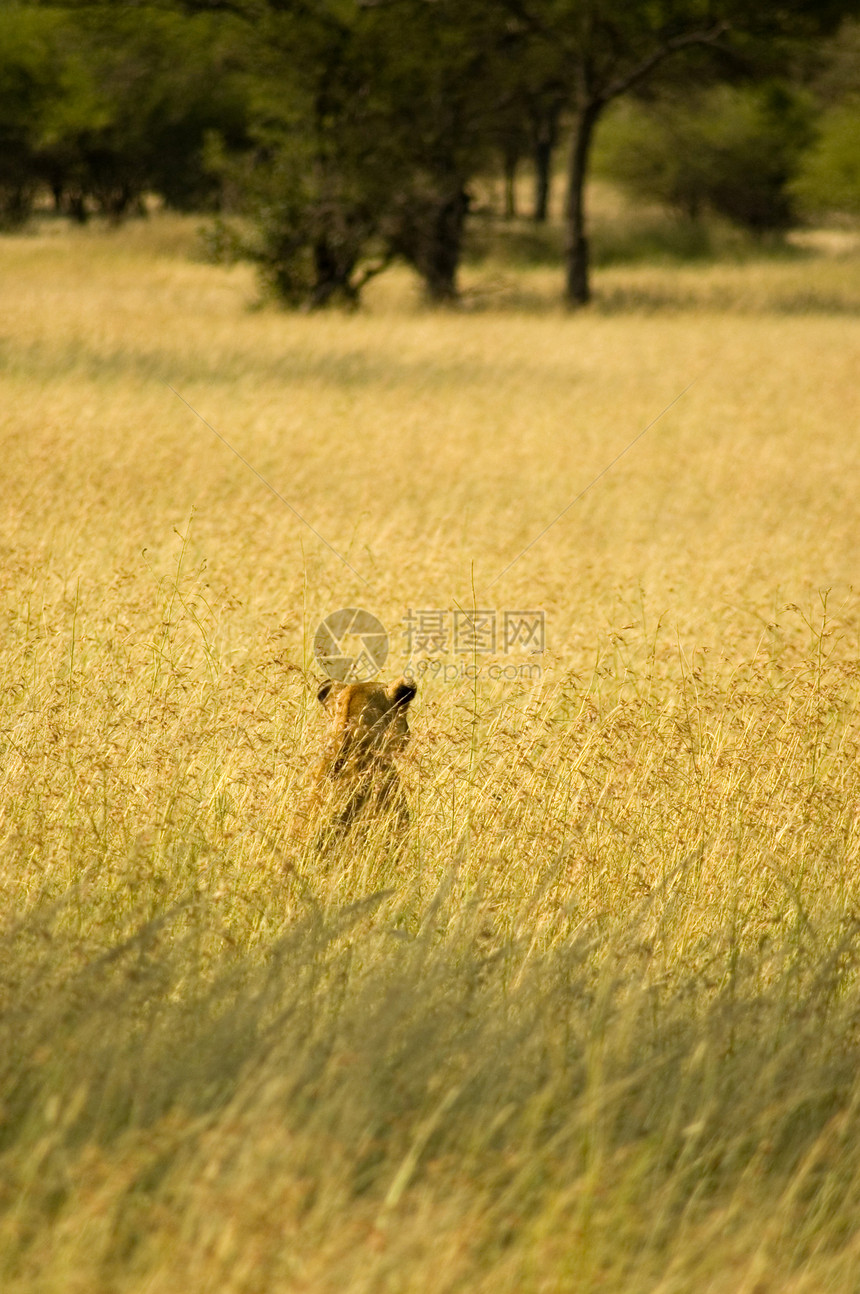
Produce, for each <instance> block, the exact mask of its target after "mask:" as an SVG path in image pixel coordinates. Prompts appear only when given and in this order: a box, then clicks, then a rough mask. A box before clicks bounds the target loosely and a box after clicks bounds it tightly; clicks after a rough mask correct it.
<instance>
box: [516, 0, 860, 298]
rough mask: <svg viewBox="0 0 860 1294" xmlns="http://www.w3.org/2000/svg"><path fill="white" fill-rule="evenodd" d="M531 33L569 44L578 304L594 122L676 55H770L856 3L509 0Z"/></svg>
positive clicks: (569, 279) (569, 227)
mask: <svg viewBox="0 0 860 1294" xmlns="http://www.w3.org/2000/svg"><path fill="white" fill-rule="evenodd" d="M504 3H505V6H506V8H507V11H508V13H509V14H510V16H511V19H512V21H515V22H516V23H517V24H519V26H520V29H521V31H522V33H523V36H524V38H526V39H528V40H531V41H540V42H543V43H545V44H548V45H551V46H553V47H554V48H556V49H560V50H561V51H562V52H563V54H564V58H565V63H566V68H567V83H568V86H569V90H570V107H571V116H572V121H571V133H570V144H569V157H568V168H567V202H566V216H565V220H566V251H565V257H566V283H565V295H566V299H567V301H568V303H569V304H570V305H583V304H585V303H586V302H587V301H588V300H589V298H590V295H591V289H590V282H589V246H588V237H587V231H586V211H585V181H586V177H587V175H588V170H589V165H590V160H591V150H592V145H593V142H594V133H595V128H596V126H597V124H598V122H599V121H600V119H601V117H602V116H603V114H604V112H605V111H606V109H607V107H608V106H609V104H611V103H613V102H614V101H615V100H617V99H619V98H621V97H622V96H624V95H627V94H629V93H630V92H631V91H633V90H635V89H637V88H638V87H639V86H641V85H642V84H643V83H644V82H645V81H647V80H648V79H649V78H650V77H653V76H654V75H655V74H656V72H657V71H658V69H660V68H661V67H662V66H663V65H664V63H665V62H666V61H667V60H669V59H674V58H678V57H681V56H684V55H686V54H688V53H689V52H690V51H692V50H696V49H712V50H717V51H719V52H720V53H721V54H722V55H723V56H724V57H726V56H727V55H729V54H730V53H732V54H734V57H735V58H736V59H739V58H740V57H741V56H742V55H743V56H745V57H746V58H747V59H748V60H749V61H750V62H754V60H755V57H756V54H757V52H758V51H757V49H756V42H757V41H760V42H763V43H765V44H766V48H767V50H768V57H769V58H772V57H773V56H774V54H775V53H779V52H780V51H781V50H782V49H783V48H784V45H785V42H786V41H788V40H789V39H790V38H792V37H794V38H797V39H801V40H803V39H809V38H810V37H812V36H814V35H816V34H818V33H819V32H821V31H824V30H827V29H828V28H832V27H833V26H834V25H835V24H836V22H837V21H838V19H839V18H840V17H841V16H842V15H843V14H845V13H846V12H850V11H851V9H852V8H854V7H856V5H854V4H853V3H852V0H847V2H846V3H842V4H839V3H828V2H827V0H823V2H822V0H787V2H786V3H782V4H774V3H768V2H767V0H763V2H762V3H760V4H758V5H747V4H741V3H739V0H504Z"/></svg>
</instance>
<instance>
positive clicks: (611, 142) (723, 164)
mask: <svg viewBox="0 0 860 1294" xmlns="http://www.w3.org/2000/svg"><path fill="white" fill-rule="evenodd" d="M812 130H813V104H812V101H811V99H810V97H809V96H808V95H806V94H804V93H802V92H800V91H799V90H796V89H793V88H791V87H788V86H785V85H782V84H774V83H771V84H767V85H764V86H754V87H745V88H739V87H731V86H714V87H712V88H710V89H708V90H706V91H705V92H704V93H703V94H701V95H699V96H697V97H696V98H695V100H694V101H693V102H692V103H679V102H675V101H674V100H670V101H663V100H658V101H656V102H654V103H651V104H644V103H641V102H634V101H629V102H626V103H624V104H623V105H621V106H620V107H618V108H617V109H616V111H615V113H614V114H613V115H612V117H610V119H609V120H608V122H607V123H606V125H605V128H604V131H603V136H602V140H601V145H600V155H599V169H600V170H601V171H602V173H603V174H604V175H606V176H607V177H608V178H611V179H613V180H615V181H618V182H620V183H621V184H622V185H624V186H625V187H626V188H627V189H628V190H629V191H630V192H631V193H633V194H634V195H635V196H637V197H640V198H644V199H646V200H656V201H659V202H663V203H665V204H667V205H668V206H671V207H675V208H676V209H677V210H678V211H679V212H682V213H683V214H684V215H686V216H688V217H690V218H693V219H695V218H696V217H698V216H699V215H701V214H703V213H704V212H706V211H712V212H716V213H717V214H719V215H722V216H726V217H728V218H729V219H730V220H733V221H735V222H736V223H737V224H739V225H742V226H744V227H745V228H747V229H750V230H752V231H754V232H756V233H763V232H765V231H767V230H772V229H782V228H785V227H786V226H788V225H789V224H790V223H791V222H792V219H793V218H794V210H793V206H792V196H791V188H790V185H791V181H792V180H793V179H794V177H795V176H796V175H797V173H798V171H799V169H800V165H801V160H802V157H803V152H804V149H805V148H806V147H807V146H808V144H809V142H810V139H811V138H812Z"/></svg>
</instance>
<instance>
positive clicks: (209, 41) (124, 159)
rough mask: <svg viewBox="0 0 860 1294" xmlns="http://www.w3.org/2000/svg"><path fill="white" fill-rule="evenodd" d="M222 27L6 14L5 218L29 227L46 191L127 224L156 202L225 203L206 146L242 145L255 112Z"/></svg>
mask: <svg viewBox="0 0 860 1294" xmlns="http://www.w3.org/2000/svg"><path fill="white" fill-rule="evenodd" d="M234 37H235V30H234V29H233V28H232V27H231V25H230V24H229V23H227V22H225V21H224V20H223V19H218V20H216V19H214V18H212V17H206V16H200V17H198V18H194V19H189V18H187V17H183V16H181V15H178V14H175V13H169V12H163V11H159V10H157V9H148V8H141V9H135V10H134V11H133V12H132V11H131V10H123V9H120V10H107V9H105V8H103V7H98V6H88V7H87V8H86V9H84V10H83V11H82V12H74V13H71V12H69V11H67V10H65V9H63V8H59V7H56V8H54V7H45V8H41V7H33V6H29V5H16V6H13V7H10V8H8V9H5V10H4V11H3V12H2V14H0V51H2V52H0V158H2V161H0V213H3V214H5V217H6V221H7V223H9V222H10V221H12V220H16V219H17V220H19V221H20V220H22V219H24V218H26V216H27V214H29V211H30V210H31V208H32V203H33V200H34V198H35V196H36V193H37V191H38V190H39V188H40V186H42V187H43V186H47V187H48V188H50V190H51V191H52V192H53V195H54V201H55V204H56V206H57V207H58V208H59V209H61V210H64V211H66V212H68V213H69V214H72V215H77V216H78V217H79V218H81V219H83V218H85V217H86V215H87V213H88V211H90V210H92V209H93V208H95V209H96V210H98V211H101V212H104V213H106V214H109V215H111V216H114V217H120V216H122V215H123V214H124V213H126V212H127V211H128V210H130V209H132V208H133V207H134V205H135V204H136V203H139V202H140V200H141V199H142V197H143V195H144V194H145V193H146V192H147V191H155V192H158V193H160V194H162V195H163V197H164V198H165V200H166V201H167V202H168V203H169V204H171V205H174V206H178V207H189V206H195V207H200V206H202V205H205V204H206V203H207V202H208V203H211V202H213V201H215V200H216V198H217V181H216V179H215V177H213V175H212V174H211V172H209V171H208V170H207V169H206V166H205V155H204V141H205V138H206V134H207V132H209V131H213V130H214V131H218V132H220V133H221V134H222V135H223V136H224V137H225V138H227V139H228V140H231V141H232V142H234V143H237V142H238V141H239V140H240V139H241V138H242V137H243V132H244V129H245V119H246V105H245V102H244V98H243V91H242V87H241V84H240V82H239V81H238V79H237V77H236V75H235V68H234V66H233V65H234V63H235V59H234V56H233V54H232V52H231V40H232V38H234Z"/></svg>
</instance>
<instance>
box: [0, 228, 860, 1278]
mask: <svg viewBox="0 0 860 1294" xmlns="http://www.w3.org/2000/svg"><path fill="white" fill-rule="evenodd" d="M196 224H197V222H196V221H194V220H188V219H181V218H178V217H170V216H165V215H162V216H158V217H156V218H153V219H152V220H150V221H149V222H147V223H143V224H137V225H134V226H129V227H127V228H125V229H123V230H119V231H105V230H102V229H96V228H93V229H91V230H90V229H87V230H84V231H79V230H78V231H75V230H70V229H67V228H64V227H61V226H51V225H45V226H42V227H37V229H36V230H35V232H33V233H31V234H28V235H24V236H18V237H6V238H3V239H2V240H0V267H2V269H0V274H2V277H0V283H2V289H0V290H2V298H3V310H2V316H0V374H2V392H3V399H2V404H0V436H2V442H0V443H2V467H0V471H2V482H3V498H4V508H3V513H2V535H1V536H0V542H2V554H3V560H2V568H0V571H2V591H3V621H2V658H0V662H2V663H0V669H2V676H0V681H2V689H0V695H2V718H1V719H0V742H2V747H0V748H2V757H0V786H2V793H0V839H2V863H0V884H2V896H3V931H2V937H0V993H2V998H0V1002H2V1011H3V1041H2V1043H0V1286H2V1289H3V1290H4V1294H23V1292H24V1291H27V1292H31V1291H32V1292H36V1291H38V1292H39V1294H55V1292H56V1294H59V1292H60V1291H62V1292H63V1294H107V1292H108V1291H110V1292H114V1291H116V1292H117V1294H126V1292H128V1291H141V1292H142V1291H146V1294H175V1292H181V1294H185V1292H186V1291H194V1294H203V1292H209V1291H211V1292H212V1294H239V1292H242V1294H245V1292H247V1294H252V1292H253V1294H257V1292H259V1294H270V1292H272V1291H293V1290H295V1291H308V1292H311V1294H317V1292H318V1291H319V1292H320V1294H327V1292H329V1291H332V1292H334V1291H337V1292H338V1294H342V1292H344V1291H349V1292H350V1294H352V1292H353V1291H362V1292H365V1291H366V1292H367V1294H371V1292H374V1294H376V1292H377V1291H391V1292H392V1294H399V1292H400V1291H412V1290H415V1291H428V1292H431V1294H437V1292H442V1291H446V1292H447V1291H452V1292H453V1291H463V1290H468V1291H479V1292H486V1294H506V1292H508V1291H510V1292H513V1291H534V1292H537V1291H541V1292H544V1291H547V1292H549V1291H573V1290H575V1291H577V1294H579V1292H583V1294H588V1292H590V1291H607V1292H610V1294H634V1292H635V1294H639V1292H642V1294H644V1292H645V1291H648V1292H652V1291H653V1292H656V1291H660V1294H688V1292H691V1294H692V1292H693V1291H695V1294H704V1292H705V1291H707V1292H709V1294H711V1292H712V1294H776V1292H777V1291H778V1292H779V1294H783V1292H790V1294H801V1292H803V1294H822V1292H823V1291H833V1292H834V1294H837V1292H838V1294H844V1292H845V1291H850V1290H855V1289H858V1288H860V1078H858V1075H859V1074H860V978H858V953H860V767H858V755H860V745H858V742H860V715H858V691H860V672H858V655H860V601H859V600H858V593H857V591H856V586H857V582H858V578H860V507H858V496H860V435H858V432H860V426H859V425H858V423H860V398H858V373H860V255H858V253H857V251H856V249H855V250H852V248H851V245H850V243H846V245H845V246H844V247H842V246H839V245H837V246H836V247H835V249H833V248H832V249H830V250H829V251H828V250H827V249H823V250H822V249H819V250H817V251H810V252H809V253H808V254H807V255H803V256H801V255H799V254H797V255H795V256H782V257H775V256H771V257H765V256H759V257H755V256H752V255H750V256H747V257H744V258H736V259H733V260H727V261H725V262H724V263H715V262H702V263H698V264H687V265H675V266H672V265H670V264H665V263H664V264H659V263H653V262H652V263H650V264H648V263H631V264H627V265H624V264H616V265H615V266H609V267H607V268H605V269H603V270H601V271H600V272H599V273H598V275H597V277H596V281H595V285H596V289H597V298H596V300H595V303H594V306H593V308H591V309H589V310H588V311H587V312H582V313H580V314H575V315H568V314H566V313H565V312H564V311H563V310H562V309H561V307H560V306H559V305H558V304H557V297H558V295H559V294H560V290H561V278H560V274H559V272H558V271H557V270H552V269H547V268H539V267H538V268H532V269H527V268H519V269H516V268H513V267H511V266H510V265H509V264H505V263H502V262H494V261H488V262H483V263H480V264H475V265H472V266H471V267H469V268H468V269H467V272H466V275H465V285H466V288H467V294H466V304H465V306H464V308H463V309H462V310H460V311H458V312H446V313H436V312H429V311H426V310H424V309H423V308H422V307H421V306H420V303H419V302H418V300H417V298H416V295H415V290H414V287H413V284H412V281H411V279H410V278H409V277H408V276H407V275H406V273H405V272H399V271H398V272H394V273H392V274H391V275H390V276H388V277H385V278H382V279H380V280H378V281H377V282H376V283H375V284H374V285H373V288H372V291H370V292H369V293H368V297H367V302H366V306H365V308H364V309H363V310H361V311H360V312H359V313H357V314H355V315H344V314H331V315H324V316H322V315H321V316H303V315H288V314H283V313H279V312H277V311H276V310H274V309H272V308H270V307H265V308H262V309H261V308H254V301H255V287H254V283H253V277H252V274H251V271H250V270H249V269H248V268H247V267H244V266H237V267H233V268H224V267H217V266H212V265H208V264H205V263H204V262H203V261H201V260H200V259H199V258H197V257H196V256H195V247H196V234H195V229H196ZM816 246H817V244H816ZM171 388H173V390H171ZM174 391H175V392H178V396H177V394H174ZM682 392H683V394H681V393H682ZM179 397H182V398H181V399H180V398H179ZM678 397H680V398H678ZM184 401H187V402H188V404H186V403H184ZM673 402H674V403H673ZM188 405H191V406H193V409H194V410H196V411H197V412H198V413H199V414H200V415H201V416H202V418H205V419H206V420H207V421H208V422H209V423H210V424H211V427H212V428H214V429H215V430H216V431H217V432H219V433H220V434H221V435H222V436H223V437H226V439H227V440H228V441H229V442H230V444H231V445H232V446H233V447H235V449H236V450H237V451H239V452H240V453H241V454H242V455H243V456H244V457H245V458H246V459H247V460H248V462H249V463H250V464H252V465H253V467H254V469H256V471H258V472H259V473H260V474H261V475H262V476H263V477H264V478H265V479H266V481H268V482H269V483H270V484H271V485H272V487H274V488H275V489H276V490H277V491H278V492H280V494H281V495H283V497H284V499H286V500H287V501H288V503H289V504H290V505H291V507H292V508H293V509H296V510H297V512H298V513H300V514H301V517H302V518H304V519H305V520H306V521H307V522H308V523H310V526H312V527H313V528H314V529H313V530H312V529H311V528H309V526H308V525H305V524H303V522H302V521H301V520H300V519H299V518H298V517H297V516H296V515H295V513H294V512H293V511H292V510H291V508H290V507H287V506H285V504H284V503H283V502H281V501H279V500H278V499H277V498H276V497H274V495H273V494H272V493H271V492H270V490H268V489H267V488H266V486H265V484H263V483H262V481H261V480H260V479H259V478H258V476H256V475H255V474H254V472H252V471H251V470H250V469H249V468H248V467H247V466H245V465H243V464H242V463H241V462H240V461H239V460H238V459H237V457H236V456H235V455H234V454H233V453H231V452H230V449H229V448H228V447H226V446H225V444H224V443H223V442H222V441H221V440H220V439H219V438H218V437H217V436H216V435H215V434H213V431H212V430H210V429H209V428H207V426H206V425H204V422H203V421H201V418H200V417H198V416H196V415H195V413H194V412H192V411H191V409H190V408H189V407H188ZM664 410H665V412H663V411H664ZM661 413H662V416H661V417H658V415H660V414H661ZM654 419H657V421H656V422H654V425H653V426H651V428H650V430H649V431H648V432H647V433H646V434H645V435H644V436H643V437H642V438H641V439H640V440H639V441H638V443H637V444H636V445H635V446H633V447H632V448H631V449H630V451H629V453H627V454H626V455H625V456H624V457H623V458H621V459H620V460H619V461H618V462H617V463H616V464H615V466H613V467H612V469H611V470H610V471H608V472H607V473H606V474H605V475H604V476H602V477H601V479H600V480H598V481H597V482H596V484H595V485H594V486H593V488H592V489H590V490H589V491H588V492H587V493H586V494H585V496H584V497H583V498H581V499H580V500H579V502H577V503H576V504H575V505H574V506H573V507H571V508H570V509H569V511H567V513H566V514H565V515H564V516H563V517H562V518H561V520H559V521H558V522H557V524H555V525H554V526H552V527H551V528H550V529H549V530H548V531H547V532H546V533H545V534H544V535H543V536H542V538H540V539H539V541H538V542H537V543H535V544H534V545H533V547H531V548H530V549H529V551H528V552H527V553H526V554H525V555H524V556H523V557H522V559H521V560H519V561H517V562H516V563H515V564H514V565H513V566H512V567H511V569H509V570H508V571H507V573H506V574H504V575H503V576H502V577H501V578H498V579H497V578H496V577H497V575H498V574H499V572H500V571H502V570H503V568H505V567H506V566H508V564H509V563H511V562H512V561H513V560H514V559H515V558H516V557H517V555H518V554H519V553H520V552H521V551H522V549H523V548H524V547H525V546H526V545H527V544H529V543H530V542H531V541H532V540H533V539H534V538H535V537H536V536H537V535H538V534H539V533H540V532H541V531H542V530H544V528H545V527H547V526H548V525H549V523H550V522H552V521H553V519H554V518H555V517H556V516H558V514H560V513H561V512H562V511H563V510H564V509H565V508H567V507H568V505H569V504H570V503H571V501H572V500H573V499H575V498H576V496H577V495H579V494H580V492H581V491H582V490H584V489H585V488H586V487H587V486H588V485H589V484H590V482H592V481H593V480H594V478H595V477H597V476H598V474H599V473H600V472H602V471H603V469H604V468H605V467H606V466H607V465H608V464H609V463H610V462H612V460H613V459H614V458H615V457H616V456H617V455H618V454H619V453H620V451H622V450H623V449H624V448H625V446H627V445H628V444H629V443H630V442H631V441H632V440H633V438H634V437H635V436H636V435H637V434H638V433H639V432H640V431H641V430H642V429H643V428H644V427H646V426H647V425H648V424H649V423H651V422H652V421H653V420H654ZM314 531H316V532H318V534H319V535H321V536H322V537H323V538H324V539H325V540H326V541H327V543H328V544H330V545H331V546H332V547H333V548H334V549H336V550H337V552H338V553H340V554H342V555H343V556H344V557H345V558H346V559H347V562H348V563H349V565H347V564H345V563H344V562H342V561H341V560H339V559H338V557H337V556H335V555H334V554H333V553H332V552H331V550H330V549H329V548H328V547H326V545H325V544H324V543H323V542H321V541H320V539H319V538H318V537H317V534H315V533H314ZM476 605H477V606H478V607H479V608H483V609H494V610H496V611H497V613H498V615H499V616H502V615H503V613H504V611H505V610H517V609H519V610H522V609H538V610H541V611H543V612H544V613H545V617H546V636H547V644H546V651H545V653H544V654H543V656H541V657H535V656H528V655H524V654H520V655H515V654H512V655H510V656H504V655H496V656H491V655H488V656H483V655H482V656H480V657H478V656H477V655H472V656H471V657H469V656H465V657H464V656H455V655H453V654H451V655H449V656H448V657H446V658H445V659H444V662H443V663H445V664H447V665H449V666H457V667H458V668H459V667H464V668H463V670H462V673H460V674H458V675H457V677H456V678H452V677H449V678H447V679H446V678H444V677H442V676H441V673H442V672H441V667H439V668H436V667H433V668H430V667H428V668H427V669H425V671H424V673H423V674H421V675H420V678H419V692H418V696H417V698H416V700H415V702H414V703H413V706H412V710H411V712H410V715H411V726H412V732H413V739H412V747H411V752H410V754H409V757H408V759H406V760H405V761H404V765H403V779H404V784H405V785H406V788H407V792H408V796H409V800H410V805H411V813H412V821H413V827H412V833H411V836H410V839H409V843H408V847H407V849H406V852H405V857H398V856H397V855H396V853H395V852H394V851H392V850H391V848H390V847H389V845H388V843H387V841H386V837H385V835H384V833H383V832H382V831H381V830H380V831H379V832H378V833H377V834H374V833H372V832H371V834H370V835H369V836H368V837H367V839H366V840H363V841H362V842H361V844H360V846H359V845H358V844H356V845H355V846H353V847H348V848H343V849H342V850H341V851H340V853H339V854H338V853H335V855H334V856H332V857H327V858H325V859H320V857H318V856H317V855H316V854H315V852H314V850H313V847H312V841H313V823H312V821H311V820H310V818H309V817H308V814H307V812H306V810H307V805H308V803H309V798H308V797H309V785H308V783H309V769H311V768H312V766H313V763H314V761H315V759H316V757H317V752H318V751H319V748H320V745H321V742H322V740H323V724H322V716H321V714H320V713H318V711H319V706H318V705H317V702H316V700H315V692H316V686H317V682H318V680H319V675H318V673H317V671H316V670H315V662H314V659H313V655H312V645H313V637H314V631H315V628H316V625H317V624H318V622H319V621H320V619H321V618H322V617H323V616H325V615H326V614H328V613H329V612H331V611H333V610H336V609H337V608H340V607H344V606H360V607H365V608H367V609H368V610H370V611H372V612H373V613H374V614H376V615H377V616H378V617H379V618H380V619H381V620H382V621H383V623H384V624H385V625H386V626H387V628H388V630H389V633H390V636H391V656H390V660H389V663H388V665H387V666H386V673H387V674H388V675H389V676H390V677H395V676H396V675H397V674H399V673H401V672H403V669H404V668H405V667H406V666H407V664H408V663H409V662H408V660H407V657H406V655H405V643H404V638H403V617H404V616H405V615H406V614H407V612H409V611H410V610H412V611H415V610H416V609H420V610H425V611H427V610H432V609H437V610H440V611H444V612H445V613H446V614H447V615H448V616H453V613H454V611H455V610H456V609H458V608H459V609H460V610H463V609H466V610H468V609H469V608H470V607H471V608H473V607H475V606H476ZM494 664H495V665H496V666H499V665H506V666H512V665H513V666H516V669H514V670H509V671H508V672H509V673H515V674H516V677H512V678H511V677H509V678H501V679H499V678H495V677H492V670H491V668H490V667H491V666H493V665H494ZM538 665H539V667H540V669H539V671H538V670H537V669H536V668H535V667H536V666H538ZM469 666H471V667H472V668H471V670H470V669H469V668H468V667H469ZM475 666H480V667H481V669H480V670H476V669H475V668H474V667H475ZM451 672H452V671H449V675H450V673H451ZM454 672H455V671H454ZM472 675H475V677H472Z"/></svg>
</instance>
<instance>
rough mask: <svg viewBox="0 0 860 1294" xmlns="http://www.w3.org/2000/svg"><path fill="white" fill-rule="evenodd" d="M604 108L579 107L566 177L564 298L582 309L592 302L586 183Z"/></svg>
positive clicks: (589, 105) (597, 106) (593, 104)
mask: <svg viewBox="0 0 860 1294" xmlns="http://www.w3.org/2000/svg"><path fill="white" fill-rule="evenodd" d="M602 107H603V105H602V104H601V103H595V102H593V101H592V102H590V103H587V104H586V105H585V107H584V108H580V109H579V111H578V112H577V114H576V117H575V119H574V122H573V134H572V136H571V141H570V162H569V169H568V175H567V210H566V213H565V220H566V223H567V240H566V246H565V258H566V264H567V284H566V291H565V297H566V299H567V303H568V305H571V306H583V305H586V304H587V303H588V301H590V300H591V288H590V285H589V281H588V268H589V265H588V261H589V249H588V238H587V236H586V232H585V180H586V176H587V174H588V161H589V154H590V152H591V144H592V140H593V139H594V127H595V126H596V125H597V120H598V117H599V116H600V112H601V109H602Z"/></svg>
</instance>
